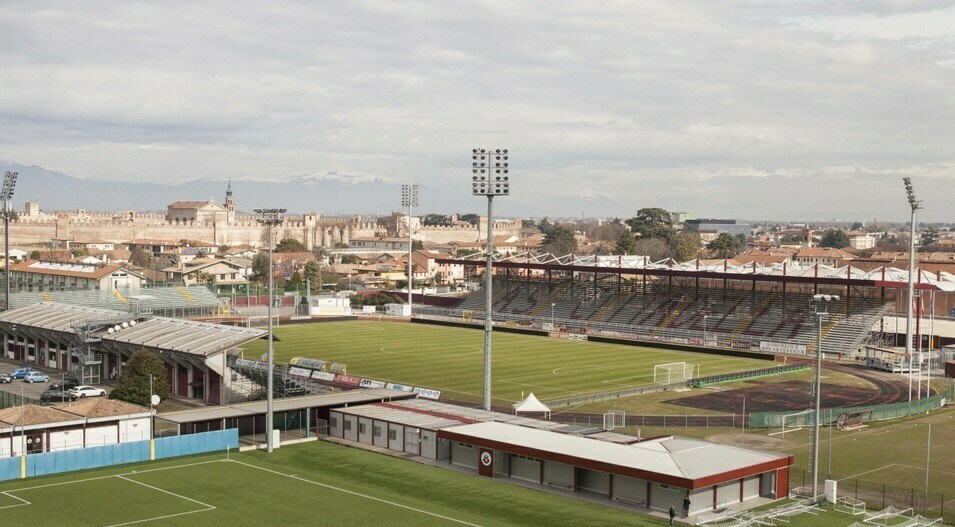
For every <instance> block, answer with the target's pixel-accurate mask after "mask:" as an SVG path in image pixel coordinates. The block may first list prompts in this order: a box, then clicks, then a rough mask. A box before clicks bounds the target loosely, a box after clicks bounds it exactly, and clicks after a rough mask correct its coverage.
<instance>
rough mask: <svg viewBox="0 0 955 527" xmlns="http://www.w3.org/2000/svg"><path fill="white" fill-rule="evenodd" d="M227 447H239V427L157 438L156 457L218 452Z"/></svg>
mask: <svg viewBox="0 0 955 527" xmlns="http://www.w3.org/2000/svg"><path fill="white" fill-rule="evenodd" d="M227 448H239V430H238V429H237V428H231V429H229V430H215V431H212V432H202V433H199V434H188V435H184V436H175V437H162V438H159V439H156V459H164V458H167V457H177V456H191V455H193V454H202V453H205V452H217V451H222V450H225V449H227Z"/></svg>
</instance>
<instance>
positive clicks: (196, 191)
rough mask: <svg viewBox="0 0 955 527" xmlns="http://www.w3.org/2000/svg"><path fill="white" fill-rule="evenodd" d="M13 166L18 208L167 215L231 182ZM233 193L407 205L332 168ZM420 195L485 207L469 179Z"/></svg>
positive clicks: (352, 208)
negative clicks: (98, 175) (108, 176)
mask: <svg viewBox="0 0 955 527" xmlns="http://www.w3.org/2000/svg"><path fill="white" fill-rule="evenodd" d="M8 170H10V171H15V172H19V174H20V175H19V177H18V179H17V186H16V192H15V194H14V204H15V208H16V209H18V210H22V208H23V203H24V202H26V201H30V200H37V201H39V203H40V209H41V210H48V211H49V210H76V209H85V210H88V211H120V210H135V211H162V212H165V210H166V205H168V204H169V203H172V202H174V201H198V200H205V199H209V198H212V199H214V200H215V201H216V202H217V203H220V204H221V203H222V202H223V201H224V200H225V191H226V185H228V181H227V180H221V179H197V180H193V181H187V182H185V183H180V184H176V185H172V184H161V183H139V182H129V181H102V180H94V179H80V178H75V177H72V176H69V175H66V174H63V173H60V172H55V171H52V170H47V169H45V168H43V167H40V166H36V165H33V166H25V165H20V164H17V163H12V162H7V161H0V172H6V171H8ZM465 183H466V182H465ZM459 187H460V188H459ZM232 191H233V197H234V199H235V203H236V208H237V209H238V210H239V211H240V212H251V211H252V209H254V208H259V207H284V208H287V209H288V210H289V212H293V213H302V212H319V213H328V214H342V213H356V214H358V213H360V214H366V215H367V214H380V215H386V214H388V213H390V211H392V210H401V182H396V181H393V180H390V179H388V178H383V177H379V176H365V175H353V174H338V173H335V172H328V173H324V174H318V173H315V174H306V175H300V176H292V177H289V178H286V179H283V180H277V181H264V180H246V179H236V180H232ZM420 195H421V198H420V202H421V204H420V207H419V208H418V209H417V210H416V211H415V214H416V215H417V214H418V213H419V212H420V213H422V214H426V213H429V212H438V213H441V214H449V213H452V212H458V213H467V212H475V213H479V214H483V213H484V211H486V204H485V202H484V201H483V200H479V199H478V198H476V197H474V196H471V195H470V194H469V193H468V188H467V185H466V184H464V183H462V184H461V185H455V188H453V189H450V188H445V187H444V186H441V187H436V186H431V185H422V186H421V188H420ZM494 215H495V216H498V215H504V216H522V217H529V216H544V215H545V212H544V211H543V209H541V208H540V207H539V206H535V205H528V204H527V203H521V202H518V201H517V200H515V199H514V198H511V197H509V198H508V199H506V200H497V201H495V209H494Z"/></svg>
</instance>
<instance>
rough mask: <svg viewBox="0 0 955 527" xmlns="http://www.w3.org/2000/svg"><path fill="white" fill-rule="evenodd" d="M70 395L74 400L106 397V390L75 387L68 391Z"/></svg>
mask: <svg viewBox="0 0 955 527" xmlns="http://www.w3.org/2000/svg"><path fill="white" fill-rule="evenodd" d="M70 395H71V396H73V398H74V399H82V398H84V397H106V390H102V389H100V388H94V387H92V386H77V387H76V388H73V389H72V390H70Z"/></svg>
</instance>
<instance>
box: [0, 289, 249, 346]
mask: <svg viewBox="0 0 955 527" xmlns="http://www.w3.org/2000/svg"><path fill="white" fill-rule="evenodd" d="M133 318H136V319H137V320H136V324H135V325H128V327H125V328H122V329H120V330H118V331H114V332H108V333H107V332H103V333H102V335H101V337H102V340H103V342H107V343H115V344H126V345H132V346H136V347H147V348H154V349H161V350H168V351H178V352H182V353H188V354H193V355H202V356H208V355H212V354H215V353H218V352H220V351H223V350H227V349H230V348H234V347H236V346H239V345H241V344H244V343H246V342H249V341H251V340H255V339H257V338H260V337H262V336H264V335H266V334H267V333H266V331H264V330H261V329H253V328H241V327H233V326H224V325H221V324H211V323H208V322H195V321H192V320H183V319H177V318H166V317H149V318H146V317H134V316H133V315H132V314H130V313H126V312H123V311H114V310H111V309H101V308H95V307H86V306H77V305H70V304H59V303H56V302H41V303H39V304H33V305H29V306H24V307H20V308H16V309H11V310H10V311H6V312H4V313H0V326H2V325H6V326H19V327H20V329H21V330H25V329H28V328H30V327H34V328H40V329H44V330H48V331H60V332H64V333H73V332H74V331H75V329H74V326H75V325H77V324H82V323H87V322H93V321H95V322H97V323H99V322H109V321H116V323H117V324H119V323H121V322H123V321H128V320H130V319H133Z"/></svg>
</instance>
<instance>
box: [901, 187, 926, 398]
mask: <svg viewBox="0 0 955 527" xmlns="http://www.w3.org/2000/svg"><path fill="white" fill-rule="evenodd" d="M902 182H903V183H904V184H905V194H906V197H907V198H908V200H909V208H910V209H911V216H910V225H909V287H908V291H909V295H908V302H907V305H908V307H907V308H906V311H905V354H906V355H907V356H908V358H909V402H912V367H913V365H914V357H913V355H912V348H913V345H912V344H913V343H912V340H913V339H912V318H913V313H912V311H913V309H914V304H915V273H916V271H915V211H917V210H919V209H921V208H922V202H921V201H919V200H917V199H915V192H914V191H913V190H912V179H911V178H908V177H905V178H902ZM919 359H921V357H919ZM921 368H922V364H921V360H920V361H919V370H921ZM919 390H920V393H921V386H919Z"/></svg>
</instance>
